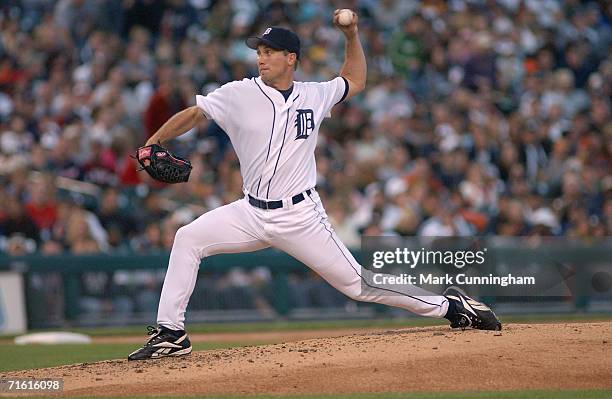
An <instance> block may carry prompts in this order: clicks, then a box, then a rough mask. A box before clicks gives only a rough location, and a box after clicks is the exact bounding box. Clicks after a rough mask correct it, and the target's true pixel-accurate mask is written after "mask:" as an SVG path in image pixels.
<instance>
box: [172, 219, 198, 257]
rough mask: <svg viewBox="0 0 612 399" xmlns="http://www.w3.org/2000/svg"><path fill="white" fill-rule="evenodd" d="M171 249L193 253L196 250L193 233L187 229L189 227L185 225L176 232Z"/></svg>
mask: <svg viewBox="0 0 612 399" xmlns="http://www.w3.org/2000/svg"><path fill="white" fill-rule="evenodd" d="M172 247H173V248H181V249H183V250H193V251H195V250H196V249H197V242H196V240H195V236H194V234H193V232H192V231H191V229H190V228H189V225H185V226H183V227H181V228H179V229H178V230H177V231H176V234H175V235H174V243H173V244H172Z"/></svg>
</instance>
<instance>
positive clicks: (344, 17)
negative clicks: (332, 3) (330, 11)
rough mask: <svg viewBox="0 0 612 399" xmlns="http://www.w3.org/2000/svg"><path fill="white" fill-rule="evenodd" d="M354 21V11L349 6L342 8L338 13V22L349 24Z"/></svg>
mask: <svg viewBox="0 0 612 399" xmlns="http://www.w3.org/2000/svg"><path fill="white" fill-rule="evenodd" d="M351 22H353V12H352V11H351V10H349V9H348V8H345V9H342V10H340V12H339V13H338V23H339V24H340V25H342V26H348V25H350V24H351Z"/></svg>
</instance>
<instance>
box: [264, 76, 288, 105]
mask: <svg viewBox="0 0 612 399" xmlns="http://www.w3.org/2000/svg"><path fill="white" fill-rule="evenodd" d="M255 81H256V82H257V84H258V85H259V87H261V89H262V90H263V91H264V93H266V94H267V95H268V97H270V99H271V100H272V102H273V103H274V105H276V106H279V107H284V106H291V104H293V101H294V100H295V99H296V98H297V95H298V94H299V91H298V90H299V86H298V85H297V82H295V81H293V92H291V95H290V96H289V98H288V99H287V101H286V102H285V97H283V95H282V94H281V92H280V91H278V90H276V89H275V88H274V87H270V86H268V85H266V84H265V83H264V82H263V80H261V76H258V77H256V78H255Z"/></svg>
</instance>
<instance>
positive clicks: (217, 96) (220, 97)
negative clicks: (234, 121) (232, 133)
mask: <svg viewBox="0 0 612 399" xmlns="http://www.w3.org/2000/svg"><path fill="white" fill-rule="evenodd" d="M233 92H234V90H233V85H232V84H231V83H226V84H224V85H223V86H221V87H219V88H218V89H216V90H214V91H212V92H210V93H208V94H207V95H206V96H202V95H196V106H197V107H198V108H200V109H201V110H202V112H204V115H205V116H206V118H208V119H212V120H214V121H215V122H217V124H218V125H219V126H221V127H224V126H225V125H226V124H227V122H228V120H227V119H228V115H229V113H228V111H229V110H230V109H231V107H232V100H233Z"/></svg>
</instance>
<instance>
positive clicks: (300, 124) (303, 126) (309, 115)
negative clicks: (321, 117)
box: [294, 109, 314, 140]
mask: <svg viewBox="0 0 612 399" xmlns="http://www.w3.org/2000/svg"><path fill="white" fill-rule="evenodd" d="M313 118H314V114H313V112H312V110H311V109H298V110H297V116H296V117H295V125H294V126H295V127H296V128H297V136H296V137H295V139H296V140H297V139H304V140H306V139H307V138H308V136H309V134H308V133H309V132H312V131H313V130H314V119H313Z"/></svg>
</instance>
